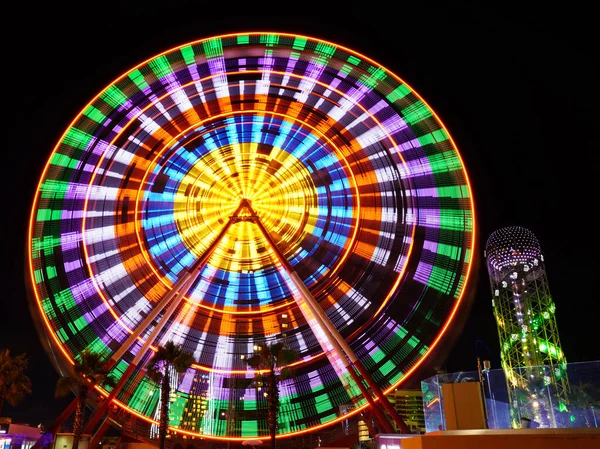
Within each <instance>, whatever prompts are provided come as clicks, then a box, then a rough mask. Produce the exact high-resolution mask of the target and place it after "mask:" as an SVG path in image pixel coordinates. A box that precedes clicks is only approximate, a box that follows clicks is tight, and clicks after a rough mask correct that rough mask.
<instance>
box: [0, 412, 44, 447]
mask: <svg viewBox="0 0 600 449" xmlns="http://www.w3.org/2000/svg"><path fill="white" fill-rule="evenodd" d="M41 435H42V431H41V430H40V428H39V427H32V426H30V425H29V424H14V423H13V422H12V419H11V418H0V449H30V448H31V447H32V446H33V445H34V444H35V443H36V441H37V440H38V438H40V436H41Z"/></svg>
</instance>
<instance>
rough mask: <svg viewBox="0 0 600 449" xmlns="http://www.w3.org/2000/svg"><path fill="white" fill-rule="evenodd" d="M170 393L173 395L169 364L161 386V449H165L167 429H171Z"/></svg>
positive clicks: (159, 431)
mask: <svg viewBox="0 0 600 449" xmlns="http://www.w3.org/2000/svg"><path fill="white" fill-rule="evenodd" d="M169 393H171V380H170V379H169V364H167V365H166V366H165V373H164V374H163V378H162V383H161V386H160V422H159V428H158V446H159V448H160V449H165V443H166V438H167V429H168V428H169Z"/></svg>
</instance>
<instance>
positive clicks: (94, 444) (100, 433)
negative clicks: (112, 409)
mask: <svg viewBox="0 0 600 449" xmlns="http://www.w3.org/2000/svg"><path fill="white" fill-rule="evenodd" d="M109 427H110V416H107V417H106V418H104V421H103V422H102V424H101V425H100V428H99V429H98V430H97V431H96V433H94V435H93V436H92V438H91V439H90V444H89V445H88V447H89V448H90V449H91V448H93V447H98V443H100V440H101V439H102V437H103V436H104V434H105V433H106V431H107V430H108V428H109Z"/></svg>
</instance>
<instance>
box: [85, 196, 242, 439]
mask: <svg viewBox="0 0 600 449" xmlns="http://www.w3.org/2000/svg"><path fill="white" fill-rule="evenodd" d="M242 209H243V207H242V204H240V206H239V207H238V208H237V209H236V211H235V212H234V213H233V215H231V216H230V217H229V220H228V221H227V223H225V225H224V226H223V228H222V229H221V231H220V232H219V234H218V235H217V237H216V238H215V240H214V241H213V242H212V243H211V244H210V245H209V246H208V247H207V248H206V250H205V251H204V253H203V254H202V256H201V257H200V258H199V259H198V260H197V261H196V263H195V264H194V265H193V266H192V268H190V269H189V270H188V272H187V273H186V274H185V275H184V276H182V277H181V278H180V279H178V281H177V282H176V283H175V284H174V285H173V288H172V289H171V291H170V292H169V293H167V295H165V297H164V298H163V299H162V300H161V301H160V303H159V305H158V306H157V307H156V308H155V310H153V313H152V314H151V315H148V316H147V317H146V319H145V320H144V321H143V322H142V323H141V324H140V325H139V326H137V328H136V330H134V331H133V332H132V334H131V335H130V336H129V337H128V339H127V341H126V342H125V343H124V344H123V345H122V346H121V348H120V349H119V351H117V352H115V354H117V353H121V352H122V354H124V351H125V350H127V349H128V348H129V347H131V345H133V343H134V341H135V340H136V339H138V338H139V336H140V335H141V333H142V332H143V331H144V329H147V327H148V326H149V325H150V324H151V323H152V321H153V320H154V319H155V318H156V317H157V316H158V314H159V313H160V312H161V311H162V310H163V309H164V308H165V306H166V305H167V304H168V303H169V302H170V301H171V299H173V300H172V301H171V303H170V304H169V307H168V308H167V310H166V311H165V313H164V314H163V315H162V317H161V319H160V320H159V322H158V323H157V324H156V326H155V327H154V329H153V330H152V332H151V334H150V335H149V336H148V338H146V340H145V341H144V344H143V346H142V347H141V349H140V350H139V351H138V353H137V354H136V356H135V358H134V359H133V361H132V362H131V363H130V364H129V366H128V367H127V369H126V370H125V372H124V373H123V375H122V376H121V377H120V378H119V380H118V382H117V384H116V385H115V387H114V388H113V389H112V390H111V392H110V394H109V395H108V396H107V398H106V400H105V401H104V402H103V403H102V405H101V406H100V407H99V408H97V409H96V410H95V411H94V413H93V414H92V416H91V417H90V419H89V421H88V423H87V425H86V427H85V429H84V432H86V433H91V432H92V430H93V429H94V427H95V426H96V425H97V424H98V421H99V420H100V418H101V417H102V416H103V415H104V414H105V413H106V410H107V409H108V407H109V405H110V404H111V403H112V402H113V400H114V399H115V398H116V396H117V394H119V392H120V391H121V389H122V388H123V385H124V384H125V382H126V381H127V379H129V377H130V376H131V374H133V372H134V371H135V369H136V368H137V367H138V364H139V362H140V360H141V359H142V357H143V356H144V355H145V354H146V353H147V351H148V349H150V346H151V345H152V342H153V341H154V339H155V338H156V337H157V336H158V333H159V332H160V331H161V330H162V328H163V327H164V325H165V323H166V322H167V321H168V320H169V318H170V317H171V315H172V314H173V312H174V311H175V309H176V308H177V306H178V305H179V304H180V303H181V300H182V299H183V297H184V295H185V293H186V292H187V291H188V289H189V288H190V286H191V285H192V284H193V283H194V281H195V280H196V278H197V277H198V276H199V275H200V272H201V271H202V269H203V268H204V266H205V265H206V264H207V263H208V260H209V259H210V256H211V255H212V253H213V252H214V250H215V248H216V247H217V245H218V244H219V242H220V241H221V239H222V238H223V236H224V235H225V233H226V232H227V230H228V229H229V227H230V226H231V224H232V223H234V221H235V217H236V216H237V214H239V212H240V211H241V210H242ZM161 323H162V324H161ZM122 354H121V355H122ZM119 358H120V356H119V357H115V356H113V357H111V366H114V365H115V364H116V362H117V360H119ZM140 369H143V367H140ZM101 437H102V435H100V436H98V437H96V436H94V438H93V439H92V441H90V445H91V444H92V443H94V442H95V443H97V442H98V440H99V439H100V438H101ZM90 447H93V446H90Z"/></svg>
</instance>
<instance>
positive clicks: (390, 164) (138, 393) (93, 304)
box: [28, 33, 475, 440]
mask: <svg viewBox="0 0 600 449" xmlns="http://www.w3.org/2000/svg"><path fill="white" fill-rule="evenodd" d="M474 220H475V217H474V208H473V200H472V195H471V191H470V186H469V181H468V176H467V173H466V170H465V167H464V165H463V163H462V159H461V157H460V154H459V152H458V150H457V148H456V145H455V144H454V142H453V141H452V138H451V137H450V134H449V132H448V130H446V128H445V127H444V125H443V124H442V122H441V121H440V119H439V118H438V117H437V115H436V114H435V112H434V111H433V110H432V109H431V108H430V107H429V106H428V104H427V103H426V102H425V101H424V100H423V98H421V97H420V96H419V95H418V94H417V93H416V92H415V91H414V90H413V89H412V88H411V87H410V86H409V85H407V84H406V83H405V82H404V81H403V80H402V79H400V78H399V77H398V76H396V75H395V74H394V73H392V72H390V71H389V70H388V69H386V68H384V67H382V66H381V65H379V64H377V63H376V62H374V61H372V60H371V59H369V58H368V57H366V56H363V55H361V54H359V53H357V52H355V51H352V50H350V49H348V48H345V47H343V46H340V45H337V44H334V43H331V42H326V41H323V40H320V39H316V38H312V37H306V36H299V35H291V34H282V33H242V34H231V35H223V36H217V37H211V38H207V39H202V40H199V41H195V42H191V43H188V44H185V45H182V46H179V47H176V48H173V49H171V50H168V51H166V52H164V53H162V54H160V55H157V56H155V57H152V58H150V59H149V60H147V61H145V62H143V63H141V64H139V65H137V66H136V67H134V68H132V69H131V70H129V71H128V72H127V73H125V74H123V75H122V76H120V77H119V78H118V79H116V80H115V81H114V82H112V83H111V84H110V85H109V86H107V87H106V88H104V89H103V90H102V91H101V92H100V93H99V94H98V95H97V96H96V97H94V98H93V100H92V101H91V102H90V103H89V104H87V105H85V106H84V107H83V108H82V109H81V112H80V113H79V114H78V115H77V117H76V118H75V119H74V120H73V122H72V123H71V124H70V125H69V126H68V128H67V129H66V131H65V132H64V134H63V135H62V137H61V138H60V140H59V142H58V143H57V145H56V146H55V148H54V150H53V151H52V152H51V154H50V155H49V158H48V162H47V164H46V166H45V169H44V171H43V173H42V175H41V179H40V181H39V186H38V189H37V191H36V195H35V198H34V201H33V208H32V214H31V218H30V227H29V254H28V256H29V269H30V278H31V279H30V280H31V290H32V292H33V293H34V294H33V295H32V301H34V303H35V304H34V308H35V310H36V314H37V315H38V317H39V322H40V325H39V328H40V331H41V332H42V333H43V334H44V335H45V336H47V338H48V340H49V341H50V342H51V349H52V351H53V353H54V355H55V358H56V360H57V361H58V363H59V365H62V366H65V367H66V366H68V365H69V364H71V363H73V361H74V360H75V359H76V358H77V356H78V354H80V353H81V352H82V351H83V350H84V349H89V350H91V351H93V352H97V353H100V354H102V355H103V356H105V357H106V358H107V359H108V360H110V361H111V362H112V366H113V368H112V369H113V374H114V375H115V377H117V378H122V379H123V382H122V384H123V385H122V388H120V389H119V391H114V392H112V394H113V396H114V400H115V401H114V402H115V404H117V405H118V406H119V407H121V408H123V409H125V410H127V411H128V412H131V413H133V414H135V415H136V416H138V417H140V418H141V419H145V420H147V421H149V422H152V421H154V416H155V412H156V410H157V406H158V396H159V395H158V394H156V385H155V384H154V383H153V381H152V380H151V379H150V378H148V377H147V376H146V374H145V371H144V369H143V363H142V362H143V361H144V360H146V359H147V358H148V357H149V356H150V354H151V353H152V350H153V349H155V348H156V347H157V346H159V345H163V344H165V343H166V342H167V341H173V342H175V343H177V344H178V345H181V346H182V347H183V348H184V349H185V350H186V351H188V352H190V353H192V354H193V355H194V358H195V360H196V361H197V363H195V364H194V365H193V366H192V367H191V368H190V369H188V370H187V372H186V373H184V374H183V375H182V376H180V377H179V378H178V381H177V384H176V388H175V389H174V390H175V391H174V395H173V403H172V404H171V406H170V425H171V427H172V428H173V429H176V430H177V431H179V432H181V433H184V434H188V435H192V436H203V437H208V438H228V439H233V440H236V439H238V440H244V439H248V438H252V437H261V436H264V435H265V434H268V430H267V429H268V426H267V424H266V416H265V414H264V413H261V410H262V409H263V407H264V398H263V397H262V395H261V394H260V392H258V391H257V389H256V388H254V387H252V386H251V385H250V384H249V382H248V380H250V379H252V377H253V375H254V373H253V372H252V371H251V370H250V369H249V368H248V366H247V365H246V363H245V361H244V356H247V355H248V354H250V353H252V351H253V348H254V346H256V345H258V344H262V343H265V342H267V343H270V342H276V341H282V340H285V342H286V344H287V345H288V346H289V347H290V348H292V349H294V350H295V351H296V352H297V353H298V354H299V356H300V358H299V359H298V361H297V362H295V364H294V369H295V373H296V374H295V376H294V377H293V378H291V379H287V380H285V381H282V382H281V385H280V403H281V407H280V411H279V429H278V432H279V435H280V436H288V435H292V434H297V433H302V432H306V431H309V430H312V429H315V428H319V427H323V426H327V425H330V424H332V423H335V422H338V421H340V420H342V419H346V418H347V417H348V415H347V414H345V413H346V409H345V408H344V406H345V405H347V404H352V407H351V412H350V413H358V412H359V411H360V410H362V409H364V408H365V407H368V406H369V404H371V403H372V401H373V400H375V401H377V400H378V397H377V395H375V397H369V394H368V393H367V391H375V392H376V393H378V392H383V393H387V392H389V391H390V390H392V389H393V388H397V387H398V386H399V385H401V384H402V383H403V382H405V381H407V380H408V379H409V378H411V376H415V372H418V370H419V368H420V367H422V366H423V362H424V361H425V360H426V359H427V358H428V357H429V356H430V355H431V353H432V351H433V349H434V348H435V347H436V346H437V345H438V344H439V342H440V341H441V340H442V339H443V338H444V335H445V333H446V332H448V331H449V330H450V329H452V327H453V326H454V325H455V321H456V319H455V317H456V316H457V315H460V313H461V311H462V309H461V304H462V303H464V302H465V301H466V299H464V296H465V291H466V289H467V286H468V285H470V284H469V281H470V273H471V267H472V262H473V260H472V259H473V247H474V242H475V222H474ZM125 378H126V379H125ZM125 380H126V382H125ZM100 390H101V392H102V393H103V394H104V395H105V396H107V395H109V392H108V391H104V390H102V389H100ZM225 413H227V415H225ZM231 413H235V416H237V417H238V419H236V420H235V421H234V422H232V421H231V420H229V419H222V417H223V416H231Z"/></svg>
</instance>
